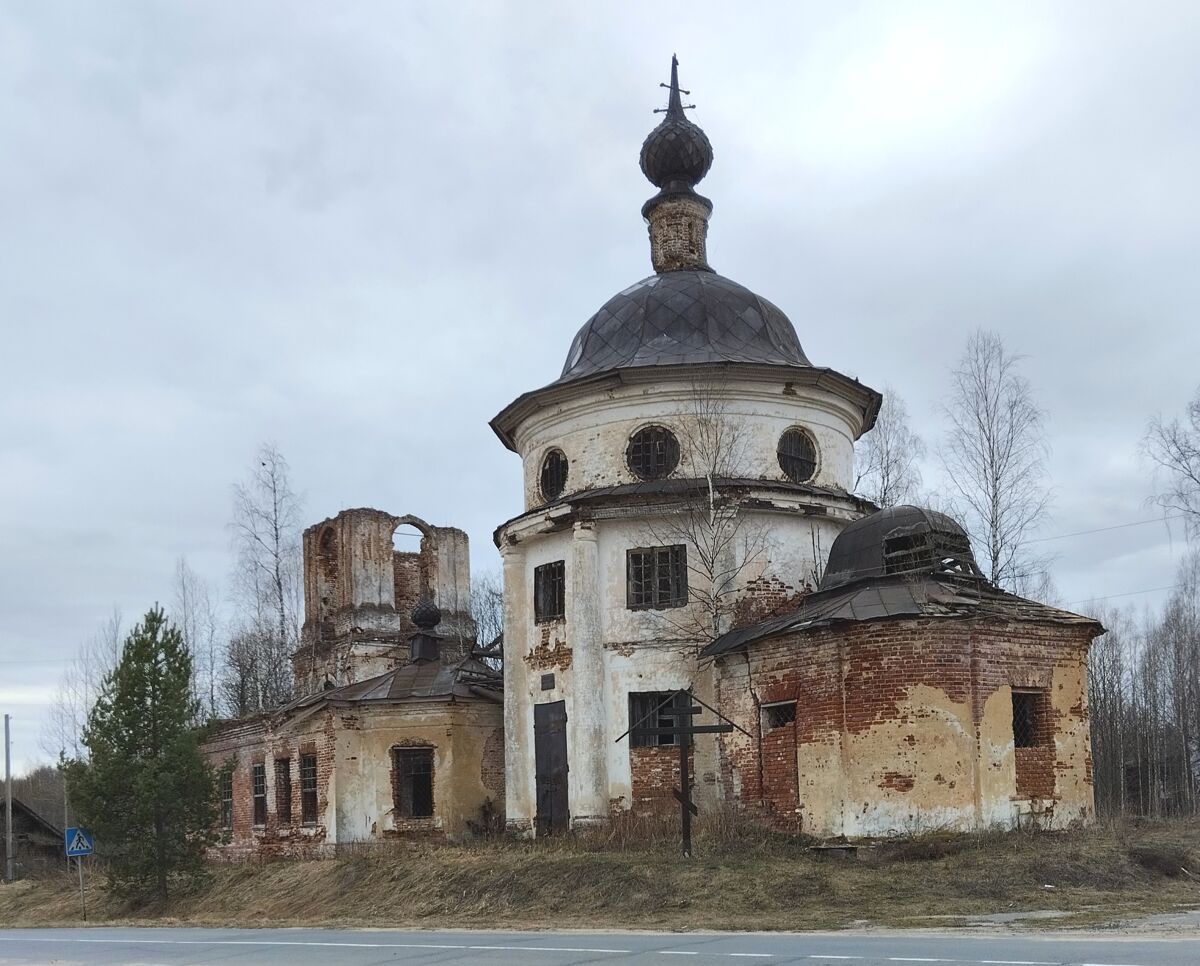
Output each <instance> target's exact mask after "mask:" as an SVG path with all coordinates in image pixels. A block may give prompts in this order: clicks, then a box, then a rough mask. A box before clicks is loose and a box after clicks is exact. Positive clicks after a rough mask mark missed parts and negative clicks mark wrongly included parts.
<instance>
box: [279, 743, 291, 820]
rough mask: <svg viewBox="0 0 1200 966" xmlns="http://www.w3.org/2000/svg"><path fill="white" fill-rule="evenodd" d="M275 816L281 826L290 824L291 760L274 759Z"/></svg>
mask: <svg viewBox="0 0 1200 966" xmlns="http://www.w3.org/2000/svg"><path fill="white" fill-rule="evenodd" d="M275 814H276V815H277V816H278V818H279V823H280V824H281V825H291V824H292V759H290V758H276V759H275Z"/></svg>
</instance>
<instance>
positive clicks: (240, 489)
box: [222, 443, 302, 713]
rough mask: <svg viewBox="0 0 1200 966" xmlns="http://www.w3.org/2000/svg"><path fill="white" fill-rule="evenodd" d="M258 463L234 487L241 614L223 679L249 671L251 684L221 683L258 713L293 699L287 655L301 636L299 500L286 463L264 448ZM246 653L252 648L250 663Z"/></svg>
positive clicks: (246, 707) (272, 448) (237, 705)
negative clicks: (242, 697)
mask: <svg viewBox="0 0 1200 966" xmlns="http://www.w3.org/2000/svg"><path fill="white" fill-rule="evenodd" d="M257 463H258V465H257V466H256V467H255V468H254V470H253V471H252V472H251V474H250V476H249V478H248V479H247V480H246V482H244V483H240V484H237V485H236V486H234V489H233V522H232V528H233V535H234V548H235V551H236V553H237V570H236V581H235V586H236V588H237V591H238V594H237V596H238V603H239V605H240V606H239V614H238V617H237V620H236V623H235V631H234V634H233V635H232V637H231V640H230V645H229V648H228V650H227V655H226V656H227V660H226V666H225V675H226V678H228V677H229V676H234V677H237V676H238V675H241V674H244V673H246V672H247V669H248V668H253V669H254V678H253V680H247V681H238V682H234V683H233V684H231V685H230V684H228V682H227V683H226V686H224V687H223V688H222V690H223V691H225V693H226V694H228V693H230V690H231V689H232V692H233V693H236V694H241V695H246V696H247V699H246V700H247V701H249V704H246V703H244V702H242V701H238V702H236V703H235V704H234V705H233V706H232V707H235V708H237V709H239V710H240V711H241V713H246V711H257V710H262V709H266V708H271V707H274V706H276V705H278V704H281V703H283V702H284V701H287V700H288V699H289V698H290V697H291V693H292V674H291V655H292V652H293V651H294V650H295V648H296V646H297V644H298V642H299V637H300V613H301V593H302V590H301V558H300V539H299V531H300V500H299V498H298V497H297V495H296V493H295V492H294V491H293V490H292V487H291V483H290V481H289V478H288V465H287V460H285V459H284V458H283V455H282V454H281V453H280V452H279V450H278V449H277V448H276V447H275V446H274V445H273V444H270V443H264V444H263V445H262V446H261V447H260V448H259V451H258V459H257ZM247 648H254V649H255V654H254V656H253V659H251V658H250V657H249V656H248V655H247V654H246V653H245V651H246V649H247Z"/></svg>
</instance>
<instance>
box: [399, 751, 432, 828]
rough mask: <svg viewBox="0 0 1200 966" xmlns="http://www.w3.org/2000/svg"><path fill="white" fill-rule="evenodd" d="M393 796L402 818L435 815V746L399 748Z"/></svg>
mask: <svg viewBox="0 0 1200 966" xmlns="http://www.w3.org/2000/svg"><path fill="white" fill-rule="evenodd" d="M393 754H394V755H395V776H396V777H395V786H394V788H393V798H394V804H395V807H396V814H397V815H399V816H400V817H402V818H432V817H433V749H432V748H396V749H394V751H393Z"/></svg>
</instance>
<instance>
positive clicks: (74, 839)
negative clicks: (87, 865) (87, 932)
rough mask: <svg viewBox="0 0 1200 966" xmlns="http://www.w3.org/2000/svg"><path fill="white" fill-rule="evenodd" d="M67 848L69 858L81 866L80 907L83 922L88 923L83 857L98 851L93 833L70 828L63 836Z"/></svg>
mask: <svg viewBox="0 0 1200 966" xmlns="http://www.w3.org/2000/svg"><path fill="white" fill-rule="evenodd" d="M63 840H64V843H65V844H66V847H67V858H68V859H72V858H73V859H74V860H75V861H76V863H77V864H78V865H79V905H80V906H81V907H82V909H83V921H84V922H87V898H86V897H85V896H84V892H83V857H84V856H85V855H91V854H92V853H93V852H94V851H96V845H95V843H94V842H93V841H92V833H91V832H89V831H88V830H87V829H85V828H69V829H67V831H66V833H65V834H64V835H63Z"/></svg>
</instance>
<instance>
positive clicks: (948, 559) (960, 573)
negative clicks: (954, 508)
mask: <svg viewBox="0 0 1200 966" xmlns="http://www.w3.org/2000/svg"><path fill="white" fill-rule="evenodd" d="M901 574H931V575H934V576H943V577H973V578H978V577H979V576H980V573H979V568H978V566H977V565H976V563H975V556H974V554H973V553H972V552H971V541H970V538H969V537H968V536H967V531H966V530H964V529H963V528H962V527H961V526H960V525H959V524H958V523H957V521H955V520H953V519H952V518H950V517H948V516H946V514H944V513H938V512H937V511H936V510H927V509H925V508H924V507H918V506H893V507H888V508H887V509H885V510H879V511H877V512H875V513H872V514H869V515H868V516H865V517H863V518H862V519H860V520H855V521H854V522H853V523H851V524H850V525H849V526H848V527H846V529H845V530H843V531H842V532H841V533H839V534H838V536H837V539H836V540H834V541H833V546H832V547H830V548H829V562H828V563H827V564H826V565H825V573H824V575H823V576H822V577H821V586H820V589H821V590H829V589H830V588H831V587H840V586H842V585H843V584H849V583H853V582H854V581H857V580H870V579H873V578H877V577H885V576H891V575H901Z"/></svg>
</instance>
